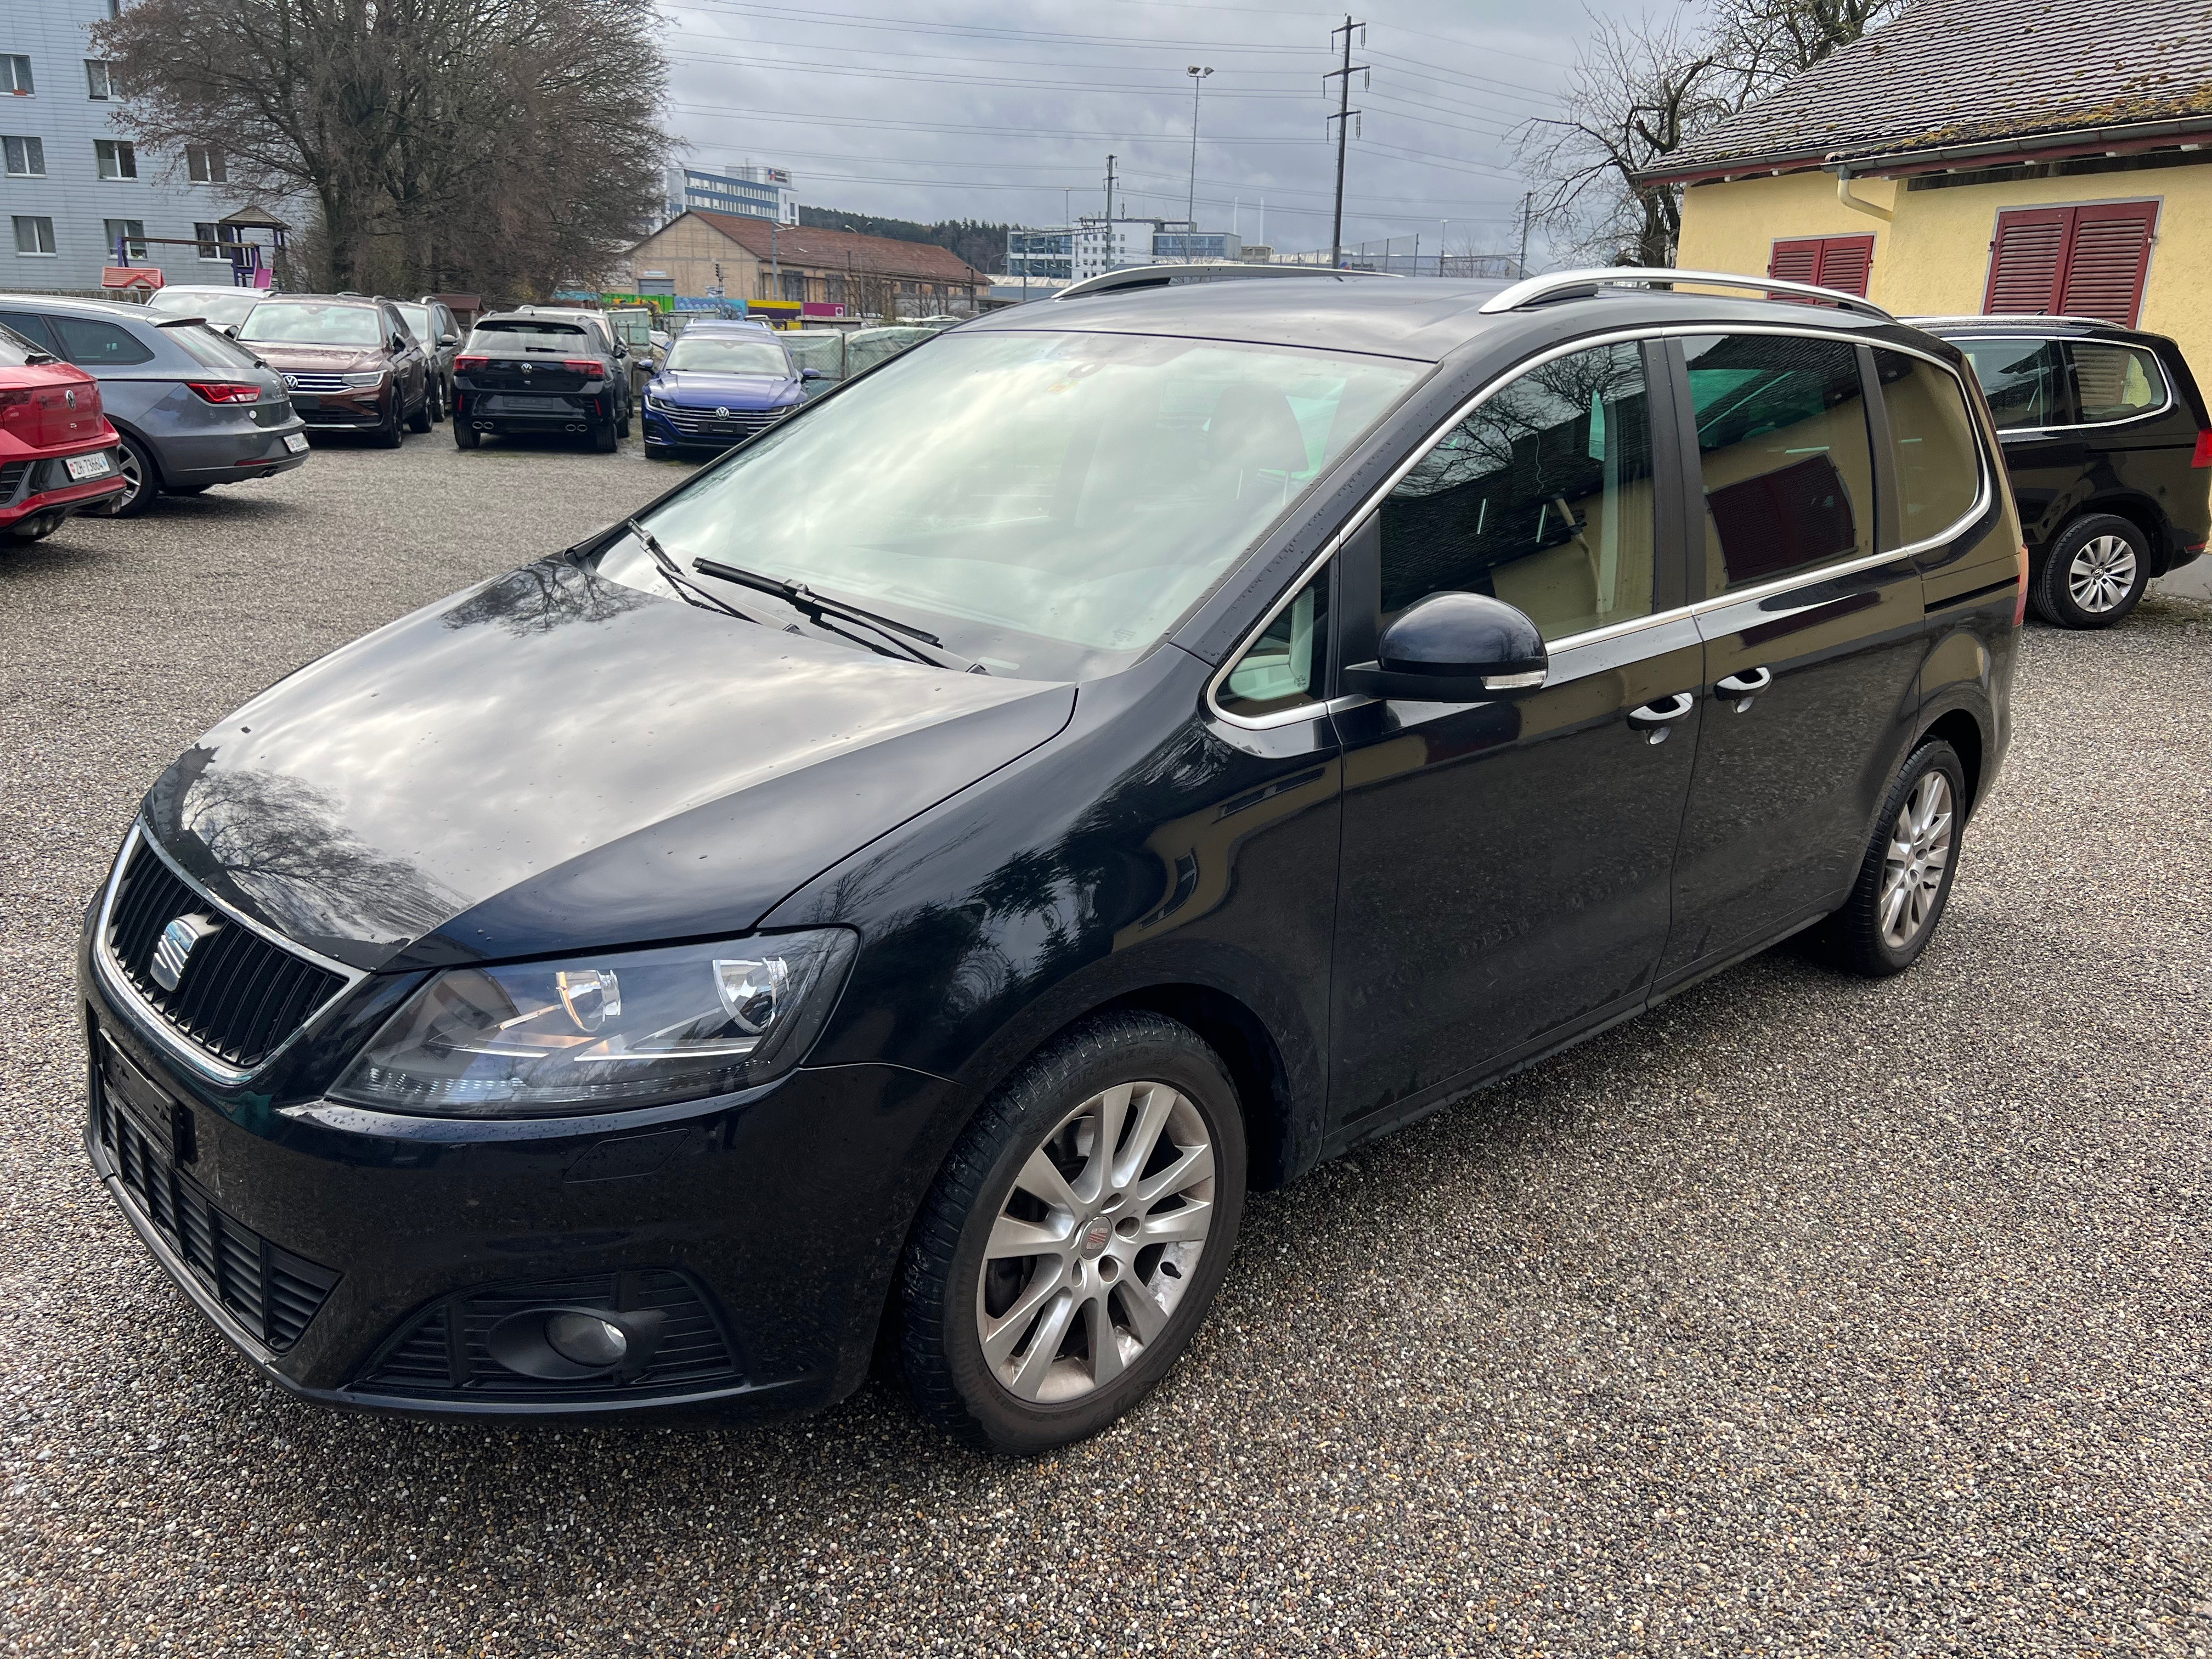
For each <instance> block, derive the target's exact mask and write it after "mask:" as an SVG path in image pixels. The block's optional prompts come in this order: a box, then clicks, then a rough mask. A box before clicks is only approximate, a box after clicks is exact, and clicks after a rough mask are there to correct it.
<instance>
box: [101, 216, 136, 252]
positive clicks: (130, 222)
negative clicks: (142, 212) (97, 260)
mask: <svg viewBox="0 0 2212 1659" xmlns="http://www.w3.org/2000/svg"><path fill="white" fill-rule="evenodd" d="M134 225H135V226H136V227H137V228H136V229H135V230H134V229H133V228H131V227H133V226H134ZM118 226H120V227H122V236H121V237H120V238H118V235H117V234H116V228H117V227H118ZM100 234H102V235H103V236H104V237H105V238H106V252H103V253H102V254H101V255H100V257H101V258H103V259H106V258H112V257H113V255H114V252H115V244H116V243H117V241H118V240H123V239H125V238H127V239H128V240H129V241H130V244H131V258H134V259H143V258H146V257H147V251H146V222H145V221H144V220H143V219H103V220H101V221H100Z"/></svg>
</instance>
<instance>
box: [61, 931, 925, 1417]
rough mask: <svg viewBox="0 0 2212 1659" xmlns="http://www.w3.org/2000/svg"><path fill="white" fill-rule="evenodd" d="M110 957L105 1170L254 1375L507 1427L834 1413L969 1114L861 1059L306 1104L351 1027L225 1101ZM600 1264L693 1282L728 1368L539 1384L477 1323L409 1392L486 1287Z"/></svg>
mask: <svg viewBox="0 0 2212 1659" xmlns="http://www.w3.org/2000/svg"><path fill="white" fill-rule="evenodd" d="M91 949H92V943H91V940H90V939H89V938H88V939H87V940H86V941H85V945H84V948H83V949H82V951H81V952H80V958H79V963H78V970H79V983H80V987H81V990H82V994H83V997H84V1002H85V1018H86V1030H85V1036H86V1040H87V1043H88V1048H89V1053H90V1063H89V1065H88V1121H87V1127H86V1144H87V1148H88V1153H89V1155H90V1157H91V1160H92V1163H93V1166H94V1170H96V1171H97V1172H98V1174H99V1175H100V1178H101V1180H102V1181H103V1182H105V1183H106V1186H107V1188H108V1190H109V1192H110V1194H111V1195H112V1196H113V1197H114V1198H115V1200H116V1201H117V1203H118V1206H120V1207H121V1208H122V1210H123V1212H124V1213H125V1217H126V1218H128V1219H129V1221H130V1222H131V1226H132V1229H133V1230H134V1231H136V1232H137V1234H138V1236H139V1237H140V1238H141V1239H142V1240H143V1241H144V1242H145V1243H146V1245H147V1248H148V1249H149V1251H150V1252H151V1253H152V1254H153V1255H154V1257H155V1260H156V1261H159V1262H160V1263H161V1267H163V1269H164V1270H165V1271H167V1273H168V1274H169V1275H170V1277H171V1278H173V1279H175V1280H176V1281H177V1282H178V1283H179V1285H181V1286H182V1287H183V1288H184V1290H185V1292H186V1294H187V1295H189V1296H190V1297H191V1299H192V1301H193V1303H194V1304H195V1305H197V1307H198V1308H199V1309H200V1310H201V1312H202V1313H204V1314H205V1315H206V1316H207V1317H208V1318H209V1319H210V1321H211V1322H213V1323H214V1324H215V1325H216V1328H217V1329H219V1330H220V1331H222V1334H223V1335H224V1336H225V1337H226V1338H227V1339H228V1340H229V1341H230V1342H231V1344H232V1345H233V1346H234V1347H236V1348H237V1349H238V1350H239V1351H240V1352H241V1353H243V1354H244V1355H245V1356H246V1358H247V1360H248V1361H249V1362H250V1363H251V1364H252V1365H253V1366H254V1368H255V1369H256V1370H258V1371H259V1372H260V1373H261V1374H262V1375H263V1376H266V1377H268V1378H269V1379H270V1381H272V1382H274V1383H276V1384H277V1385H278V1386H280V1387H282V1388H283V1389H286V1390H287V1391H289V1392H290V1393H293V1394H295V1395H300V1396H301V1397H302V1398H305V1399H310V1400H314V1401H320V1402H322V1403H325V1404H330V1405H342V1406H349V1407H365V1408H368V1409H373V1410H383V1411H396V1412H404V1413H416V1414H428V1415H436V1416H446V1415H454V1414H461V1415H479V1416H510V1417H512V1416H530V1417H541V1416H558V1417H573V1416H580V1415H600V1414H605V1413H617V1412H629V1411H636V1410H641V1409H648V1410H663V1411H665V1410H697V1409H701V1408H707V1407H711V1408H713V1409H714V1410H716V1411H717V1412H720V1413H738V1414H741V1415H746V1416H769V1415H782V1414H786V1413H793V1412H799V1411H805V1410H810V1409H815V1408H818V1407H822V1406H825V1405H827V1404H829V1403H830V1402H831V1401H835V1400H836V1399H837V1398H839V1397H841V1396H842V1395H844V1394H846V1393H848V1392H849V1391H850V1390H851V1389H853V1388H854V1387H856V1386H858V1384H859V1383H860V1380H861V1378H862V1377H863V1376H865V1375H866V1368H867V1365H868V1363H869V1359H870V1357H871V1353H872V1348H873V1345H874V1339H875V1334H876V1329H877V1325H878V1320H879V1318H880V1316H881V1312H882V1310H883V1307H884V1298H885V1297H886V1295H887V1293H888V1290H889V1286H890V1276H891V1273H892V1271H893V1269H894V1267H895V1266H896V1261H897V1259H898V1256H899V1253H900V1251H901V1249H902V1247H903V1243H904V1239H905V1233H906V1228H907V1226H908V1224H909V1222H910V1220H911V1218H912V1216H913V1214H914V1212H915V1209H916V1207H917V1206H918V1205H919V1203H920V1201H921V1196H922V1194H923V1193H924V1192H925V1191H926V1189H927V1183H928V1182H929V1180H930V1179H931V1178H932V1177H933V1175H934V1171H935V1169H936V1166H937V1163H938V1161H939V1157H941V1152H942V1147H941V1146H940V1145H939V1142H940V1141H941V1140H942V1139H943V1138H944V1133H945V1131H944V1129H943V1127H942V1126H943V1125H944V1124H945V1123H946V1122H948V1121H954V1118H955V1117H957V1115H961V1114H958V1113H957V1112H956V1111H955V1104H956V1103H955V1102H954V1101H953V1098H952V1097H953V1094H954V1091H953V1090H952V1089H951V1085H946V1084H944V1083H942V1082H940V1081H939V1080H938V1079H933V1078H929V1077H926V1076H924V1075H922V1074H921V1073H915V1072H911V1071H907V1070H904V1069H902V1068H898V1067H894V1066H836V1067H825V1068H822V1069H819V1070H806V1069H802V1070H800V1071H799V1072H796V1073H793V1074H792V1075H790V1076H789V1077H787V1078H785V1079H781V1081H779V1082H777V1083H775V1084H773V1085H768V1086H767V1087H765V1088H763V1089H758V1090H754V1091H748V1092H747V1093H744V1094H741V1095H733V1096H726V1097H719V1098H715V1099H711V1100H705V1101H696V1102H690V1103H684V1104H681V1105H678V1106H673V1107H665V1108H659V1109H649V1110H645V1111H637V1112H631V1113H628V1114H621V1115H603V1116H599V1117H594V1118H580V1119H557V1120H521V1121H507V1122H492V1121H457V1120H452V1119H431V1118H410V1117H403V1116H398V1115H391V1114H385V1113H378V1112H371V1111H365V1110H362V1109H358V1108H356V1107H351V1106H347V1105H343V1104H340V1103H334V1102H331V1101H327V1100H324V1099H321V1098H319V1097H317V1096H315V1095H313V1093H309V1094H307V1095H305V1096H304V1097H301V1098H298V1099H296V1100H295V1099H290V1098H288V1097H287V1083H288V1080H289V1079H288V1074H296V1073H299V1072H300V1071H301V1069H303V1068H307V1067H312V1066H317V1065H321V1066H325V1069H327V1061H328V1059H329V1056H328V1054H327V1053H326V1052H325V1051H324V1050H323V1049H322V1048H319V1046H318V1037H319V1036H327V1035H328V1031H327V1030H325V1031H323V1032H321V1033H318V1031H317V1029H316V1027H315V1026H313V1025H311V1026H310V1028H309V1030H308V1031H307V1033H304V1034H303V1035H302V1036H301V1039H299V1040H298V1041H296V1042H294V1043H293V1044H291V1045H289V1047H288V1048H287V1049H286V1050H281V1051H280V1052H279V1053H278V1054H277V1055H276V1056H275V1057H274V1058H272V1060H270V1062H269V1064H268V1065H267V1066H264V1068H263V1070H262V1072H261V1073H258V1074H257V1075H256V1076H255V1077H253V1078H252V1079H248V1080H247V1081H246V1083H244V1084H241V1085H239V1086H238V1087H236V1088H234V1089H227V1088H220V1087H217V1086H216V1085H212V1084H210V1083H209V1082H208V1081H206V1080H205V1079H200V1078H197V1077H195V1076H189V1075H187V1074H186V1071H185V1068H183V1067H181V1066H177V1065H176V1064H174V1063H173V1061H172V1060H169V1059H168V1058H167V1055H166V1052H165V1049H164V1048H163V1047H162V1045H161V1044H160V1043H158V1042H155V1041H153V1040H152V1039H151V1038H150V1037H149V1036H148V1035H147V1034H146V1033H145V1032H144V1031H143V1030H141V1029H140V1024H139V1022H141V1021H142V1020H147V1019H150V1018H157V1017H155V1016H151V1015H149V1014H148V1013H147V1012H145V1011H144V1010H143V1007H139V1006H125V998H124V997H123V996H120V995H118V994H117V993H116V992H115V991H114V990H113V988H112V987H111V985H110V983H109V982H108V981H107V979H106V977H105V976H104V975H101V974H100V972H98V971H97V970H96V969H94V966H93V963H92V959H91V954H90V953H91ZM362 988H363V990H364V991H374V989H377V988H379V987H377V986H376V981H370V983H369V985H368V986H365V987H362ZM381 988H383V989H386V990H391V989H393V988H394V987H381ZM345 1018H346V1010H345V1008H344V1007H343V1006H340V1007H337V1008H335V1009H333V1010H332V1011H331V1021H332V1022H335V1023H337V1024H341V1025H342V1024H344V1021H345ZM948 1114H951V1115H948ZM241 1264H243V1265H241ZM256 1274H258V1277H255V1275H256ZM592 1275H600V1276H608V1275H619V1276H624V1278H623V1279H618V1280H617V1282H634V1283H639V1284H648V1283H649V1284H655V1285H664V1286H665V1285H675V1284H679V1283H680V1284H683V1285H690V1286H693V1287H696V1293H697V1299H698V1300H699V1302H700V1303H701V1304H702V1306H703V1307H704V1308H705V1309H706V1310H708V1311H707V1318H708V1321H709V1322H712V1323H714V1325H715V1326H716V1327H717V1328H719V1329H720V1331H721V1332H722V1333H723V1334H725V1337H726V1348H727V1352H728V1354H729V1360H730V1363H729V1364H728V1365H727V1366H726V1367H723V1368H722V1369H721V1370H720V1374H719V1375H716V1376H709V1377H705V1378H703V1379H700V1380H693V1381H687V1382H683V1383H679V1384H668V1383H664V1382H662V1381H660V1380H658V1379H656V1377H655V1375H654V1373H653V1371H652V1370H647V1372H646V1373H645V1374H644V1375H643V1376H641V1377H639V1378H638V1379H636V1380H635V1382H633V1383H629V1384H627V1385H625V1386H623V1387H621V1388H611V1389H605V1390H601V1391H599V1393H597V1394H592V1395H589V1396H588V1397H586V1395H583V1394H578V1393H571V1394H566V1395H542V1394H541V1395H531V1394H530V1393H529V1391H528V1390H527V1389H524V1388H521V1387H520V1386H519V1385H515V1384H514V1383H513V1379H512V1378H511V1377H508V1376H503V1375H501V1374H499V1373H497V1372H496V1371H495V1370H487V1369H486V1368H485V1366H484V1364H483V1354H482V1344H481V1342H480V1341H477V1339H476V1338H475V1337H473V1336H471V1337H468V1338H466V1339H465V1340H464V1338H462V1337H461V1336H458V1335H457V1336H455V1337H454V1339H453V1340H454V1343H455V1345H456V1352H464V1351H465V1352H469V1353H473V1354H474V1355H475V1358H474V1359H473V1360H472V1361H470V1362H468V1364H464V1363H463V1362H462V1361H459V1360H457V1361H456V1362H455V1366H456V1371H457V1375H456V1376H454V1377H453V1378H451V1379H448V1380H447V1381H439V1380H436V1379H433V1381H432V1383H429V1384H428V1385H425V1384H424V1383H422V1381H421V1380H420V1378H419V1376H417V1377H416V1380H414V1381H407V1380H405V1379H404V1378H403V1379H402V1381H401V1382H400V1383H397V1384H395V1383H393V1381H392V1378H393V1376H394V1375H395V1374H396V1370H398V1369H402V1368H398V1367H397V1366H396V1362H395V1360H394V1355H395V1353H397V1352H399V1350H401V1349H403V1348H404V1347H406V1346H409V1345H410V1344H411V1343H415V1342H416V1337H417V1335H418V1334H419V1333H420V1331H421V1330H422V1329H423V1328H428V1327H426V1325H425V1322H426V1321H428V1322H430V1324H433V1325H435V1323H436V1321H438V1320H446V1321H447V1325H448V1326H450V1327H451V1328H453V1329H454V1330H456V1331H458V1330H459V1329H460V1328H461V1326H462V1324H463V1323H464V1321H463V1320H462V1315H461V1312H459V1311H456V1312H454V1313H453V1314H451V1315H447V1314H444V1313H441V1312H438V1311H437V1310H440V1309H443V1308H447V1307H452V1308H454V1309H456V1310H463V1309H465V1307H469V1306H474V1305H477V1304H476V1303H475V1302H472V1301H471V1302H466V1303H465V1302H463V1301H459V1300H455V1298H457V1297H461V1295H462V1293H468V1295H469V1296H470V1297H477V1298H478V1299H479V1300H480V1299H481V1298H482V1297H484V1296H490V1295H492V1294H493V1291H494V1290H497V1291H498V1293H500V1294H509V1293H511V1292H513V1290H514V1287H517V1286H538V1285H549V1286H573V1285H576V1284H578V1283H580V1282H582V1281H584V1280H586V1279H589V1278H590V1277H591V1276H592ZM546 1295H547V1296H548V1297H552V1296H554V1291H550V1290H549V1291H547V1292H546ZM556 1299H565V1292H564V1293H563V1295H562V1297H556ZM625 1305H627V1304H625ZM437 1328H439V1329H445V1328H447V1326H437ZM471 1345H472V1346H471ZM709 1369H712V1368H711V1367H710V1368H709ZM460 1373H465V1375H463V1374H460ZM448 1383H451V1384H452V1385H451V1386H449V1385H448Z"/></svg>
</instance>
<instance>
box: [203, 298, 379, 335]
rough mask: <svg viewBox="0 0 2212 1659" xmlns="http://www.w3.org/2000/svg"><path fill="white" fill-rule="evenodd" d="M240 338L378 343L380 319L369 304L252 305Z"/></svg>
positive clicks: (295, 302) (290, 301) (241, 329)
mask: <svg viewBox="0 0 2212 1659" xmlns="http://www.w3.org/2000/svg"><path fill="white" fill-rule="evenodd" d="M238 337H239V338H240V339H241V340H276V341H295V342H298V343H302V344H308V345H366V346H373V345H379V344H381V343H382V342H383V339H384V330H383V325H382V321H381V319H380V318H379V316H378V315H377V313H376V311H375V310H374V308H373V307H369V306H348V305H333V306H319V305H307V304H303V303H301V301H296V300H289V301H276V302H273V303H270V304H266V305H258V306H256V307H253V313H252V315H251V316H249V317H248V318H247V319H246V325H245V326H244V327H242V328H240V330H239V331H238Z"/></svg>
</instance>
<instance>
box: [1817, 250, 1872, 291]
mask: <svg viewBox="0 0 2212 1659" xmlns="http://www.w3.org/2000/svg"><path fill="white" fill-rule="evenodd" d="M1873 270H1874V238H1873V237H1871V236H1824V237H1822V238H1821V239H1820V275H1819V276H1815V277H1814V279H1813V280H1814V282H1816V283H1820V286H1821V287H1822V288H1832V289H1838V290H1840V291H1841V292H1843V293H1845V294H1856V295H1858V296H1859V298H1860V299H1862V300H1863V299H1865V298H1866V291H1867V277H1868V276H1869V275H1870V274H1871V273H1872V272H1873Z"/></svg>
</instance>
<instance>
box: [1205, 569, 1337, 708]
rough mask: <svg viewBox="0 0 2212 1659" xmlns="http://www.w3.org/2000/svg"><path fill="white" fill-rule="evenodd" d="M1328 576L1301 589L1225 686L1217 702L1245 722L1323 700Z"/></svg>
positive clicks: (1326, 647) (1219, 693)
mask: <svg viewBox="0 0 2212 1659" xmlns="http://www.w3.org/2000/svg"><path fill="white" fill-rule="evenodd" d="M1327 653H1328V572H1327V571H1326V570H1324V571H1323V572H1322V574H1320V575H1318V576H1316V577H1315V578H1314V579H1313V580H1311V581H1310V582H1308V583H1307V584H1306V585H1305V586H1304V587H1302V588H1300V589H1299V590H1298V596H1297V598H1296V599H1292V600H1291V602H1290V604H1288V605H1285V606H1284V607H1283V609H1282V610H1281V611H1279V612H1278V613H1277V614H1276V617H1275V619H1274V620H1273V622H1271V623H1268V624H1267V627H1266V628H1264V629H1261V632H1260V637H1259V638H1258V639H1256V640H1255V641H1252V645H1251V648H1250V649H1249V650H1248V651H1246V652H1245V653H1244V654H1243V656H1242V657H1240V658H1238V659H1237V666H1236V667H1234V668H1232V669H1231V670H1230V671H1229V673H1228V676H1227V678H1225V679H1224V680H1223V681H1222V682H1221V690H1219V691H1218V693H1216V694H1215V696H1214V701H1215V702H1217V703H1218V704H1219V705H1220V707H1221V710H1222V712H1223V713H1224V714H1237V715H1240V716H1242V717H1243V718H1244V719H1246V720H1254V719H1257V718H1258V717H1259V716H1261V715H1262V714H1276V713H1279V712H1280V711H1281V710H1283V709H1285V708H1304V707H1305V706H1306V705H1308V704H1311V703H1317V702H1320V701H1321V700H1322V687H1323V684H1324V683H1325V681H1326V678H1327V674H1328V656H1327Z"/></svg>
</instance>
